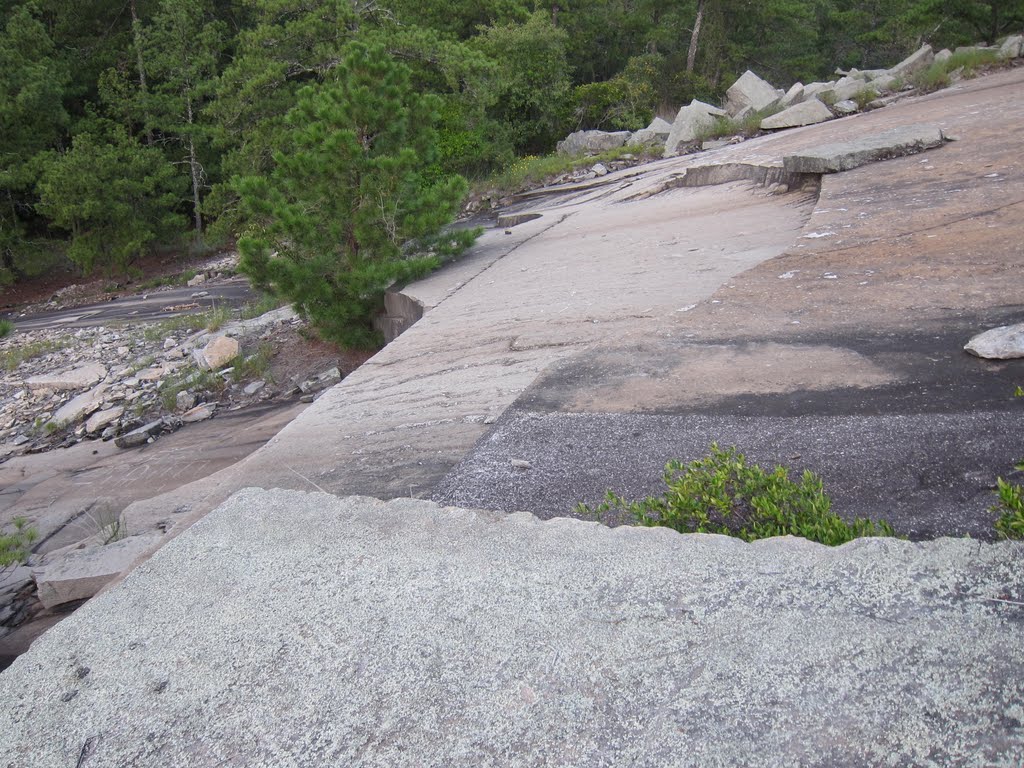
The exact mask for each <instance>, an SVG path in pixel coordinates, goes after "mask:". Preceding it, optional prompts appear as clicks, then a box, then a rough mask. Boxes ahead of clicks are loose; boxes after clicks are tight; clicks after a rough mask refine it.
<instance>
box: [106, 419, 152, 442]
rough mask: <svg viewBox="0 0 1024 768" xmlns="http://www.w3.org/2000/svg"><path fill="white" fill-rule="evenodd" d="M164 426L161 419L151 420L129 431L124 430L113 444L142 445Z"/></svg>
mask: <svg viewBox="0 0 1024 768" xmlns="http://www.w3.org/2000/svg"><path fill="white" fill-rule="evenodd" d="M163 427H164V422H163V420H162V419H157V420H156V421H151V422H150V423H149V424H145V425H143V426H141V427H139V428H138V429H133V430H132V431H131V432H126V433H125V434H123V435H121V436H120V437H118V438H116V439H115V440H114V445H116V446H117V447H118V448H134V447H136V446H138V445H143V444H145V443H148V442H149V438H150V437H152V436H153V435H155V434H157V433H158V432H160V430H162V429H163Z"/></svg>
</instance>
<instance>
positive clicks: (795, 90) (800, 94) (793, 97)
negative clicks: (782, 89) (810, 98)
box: [779, 83, 804, 109]
mask: <svg viewBox="0 0 1024 768" xmlns="http://www.w3.org/2000/svg"><path fill="white" fill-rule="evenodd" d="M803 100H804V85H803V83H793V86H792V87H791V88H790V89H789V90H788V91H786V93H785V95H784V96H783V97H782V98H781V99H779V106H780V107H782V108H783V109H788V108H789V107H791V106H793V105H794V104H799V103H800V102H802V101H803Z"/></svg>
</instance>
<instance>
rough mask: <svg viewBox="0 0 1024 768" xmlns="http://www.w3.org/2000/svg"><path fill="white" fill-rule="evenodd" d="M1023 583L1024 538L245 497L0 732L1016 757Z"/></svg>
mask: <svg viewBox="0 0 1024 768" xmlns="http://www.w3.org/2000/svg"><path fill="white" fill-rule="evenodd" d="M311 532H315V535H310V534H311ZM1022 592H1024V571H1022V569H1021V568H1020V559H1019V555H1017V554H1016V553H1015V551H1014V548H1013V545H1012V544H1003V545H996V546H981V545H979V544H978V543H977V542H974V541H968V540H962V539H945V540H941V541H937V542H932V543H929V544H913V543H910V542H906V541H898V540H892V539H868V540H861V541H859V542H855V543H852V544H848V545H846V546H843V547H839V548H836V549H829V548H826V547H823V546H820V545H815V544H808V543H807V542H805V541H802V540H793V539H775V540H768V541H764V542H760V543H756V544H753V545H751V544H744V543H742V542H739V541H737V540H734V539H728V538H724V537H720V536H708V535H690V536H681V535H679V534H677V533H674V532H672V531H669V530H666V529H647V528H628V527H627V528H618V529H608V528H605V527H603V526H600V525H598V524H596V523H585V522H580V521H574V520H564V519H563V520H557V521H551V522H547V523H540V522H538V521H537V520H536V519H535V518H533V517H530V516H529V515H524V514H516V515H508V516H505V515H500V514H497V513H490V512H473V511H467V510H463V509H456V508H441V507H438V506H436V505H434V504H431V503H429V502H424V501H419V500H410V499H399V500H395V501H392V502H389V503H387V504H384V503H382V502H378V501H376V500H373V499H368V498H364V497H349V498H345V499H340V498H337V497H333V496H329V495H326V494H303V493H295V492H286V491H259V490H254V489H250V490H247V491H243V492H241V493H239V494H237V495H236V496H235V497H233V498H232V499H230V500H229V501H228V502H227V503H225V504H224V505H222V506H221V507H220V508H219V509H218V510H216V511H214V512H213V513H212V514H210V515H209V516H208V517H207V518H206V519H204V520H203V521H202V522H201V523H199V524H197V525H196V526H194V527H193V528H191V529H190V530H188V531H186V532H185V533H184V534H182V535H181V536H180V537H178V538H177V539H175V540H174V541H172V542H171V543H170V544H168V545H167V546H166V547H164V548H163V549H162V550H161V551H160V552H159V553H157V555H156V556H155V557H154V558H153V559H152V560H150V561H149V562H148V563H146V564H144V565H143V566H141V567H140V568H138V569H137V570H136V571H135V572H134V573H133V574H132V575H131V576H130V577H129V578H128V579H127V580H126V581H125V582H124V583H123V584H121V585H119V586H117V587H115V588H114V589H112V590H110V591H108V592H107V593H105V594H102V595H100V596H99V597H97V598H96V599H94V600H93V601H92V602H90V603H89V604H87V605H86V606H84V607H83V608H82V609H81V610H79V611H78V612H77V613H75V614H74V615H73V616H71V617H70V618H68V619H67V620H65V621H64V622H62V623H61V624H60V625H58V626H57V627H55V628H54V629H52V630H50V632H48V633H47V634H46V635H44V636H43V637H42V638H40V639H39V640H38V641H36V643H35V644H34V645H33V646H32V648H31V650H30V651H29V652H28V653H27V654H26V655H24V656H23V657H21V658H19V659H18V660H17V661H16V662H15V663H14V665H13V666H12V667H11V668H10V669H9V670H8V671H7V672H5V673H4V674H3V675H0V698H2V700H3V701H4V702H5V706H4V707H3V708H2V709H0V745H2V746H0V750H2V752H3V758H4V763H5V764H7V763H10V764H12V765H18V766H20V767H21V768H33V767H34V766H39V767H40V768H43V767H45V768H51V767H52V766H61V765H75V764H76V761H77V762H79V764H81V761H80V758H81V756H82V755H83V754H87V755H88V761H87V765H88V766H89V768H93V767H94V766H96V767H100V768H102V767H109V766H125V765H139V764H143V763H144V764H145V765H149V766H164V765H166V766H172V765H192V766H196V768H201V767H205V766H214V765H227V764H232V765H301V766H320V765H357V764H358V765H361V766H388V768H396V767H401V766H423V765H450V766H467V767H468V766H478V765H486V764H505V763H506V759H505V758H506V757H507V756H512V755H514V756H515V757H514V760H513V761H512V762H514V764H515V765H521V766H542V765H560V766H580V768H583V766H594V765H652V766H653V765H806V766H834V765H880V764H893V765H973V764H976V762H977V758H978V756H979V755H984V757H985V762H986V764H990V765H1011V764H1017V763H1019V762H1020V761H1021V759H1022V758H1024V737H1022V736H1021V733H1020V729H1019V726H1018V722H1019V718H1020V716H1021V715H1022V714H1024V713H1022V712H1021V709H1020V702H1021V700H1022V698H1024V675H1022V674H1021V669H1022V668H1024V644H1022V643H1021V642H1020V621H1019V610H1020V609H1019V608H1017V607H1015V606H1014V605H1012V604H1009V603H1006V602H1001V601H1002V600H1004V598H1003V596H1004V595H1006V594H1010V595H1020V594H1022ZM966 670H970V672H969V673H965V671H966ZM652 713H657V714H656V715H655V716H652ZM254 733H258V734H260V737H259V738H258V739H257V738H253V734H254ZM141 750H144V752H142V751H141ZM140 754H144V755H145V759H144V760H143V759H142V758H140ZM496 756H504V757H502V758H497V757H496Z"/></svg>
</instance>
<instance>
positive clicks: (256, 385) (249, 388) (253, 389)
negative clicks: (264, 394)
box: [242, 379, 267, 396]
mask: <svg viewBox="0 0 1024 768" xmlns="http://www.w3.org/2000/svg"><path fill="white" fill-rule="evenodd" d="M265 386H267V382H265V381H263V380H262V379H261V380H259V381H254V382H252V383H250V384H247V385H246V386H245V388H244V389H243V390H242V391H243V392H245V394H247V395H249V396H252V395H255V394H256V393H257V392H259V391H260V390H261V389H263V388H264V387H265Z"/></svg>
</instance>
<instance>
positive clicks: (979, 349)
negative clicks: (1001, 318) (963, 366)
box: [964, 323, 1024, 360]
mask: <svg viewBox="0 0 1024 768" xmlns="http://www.w3.org/2000/svg"><path fill="white" fill-rule="evenodd" d="M964 350H966V351H967V352H970V353H971V354H972V355H975V356H976V357H984V358H987V359H990V360H1012V359H1015V358H1019V357H1024V323H1017V324H1016V325H1002V326H999V327H998V328H992V329H991V330H988V331H985V332H984V333H979V334H978V335H977V336H975V337H974V338H973V339H971V340H970V341H968V342H967V344H965V345H964Z"/></svg>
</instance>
